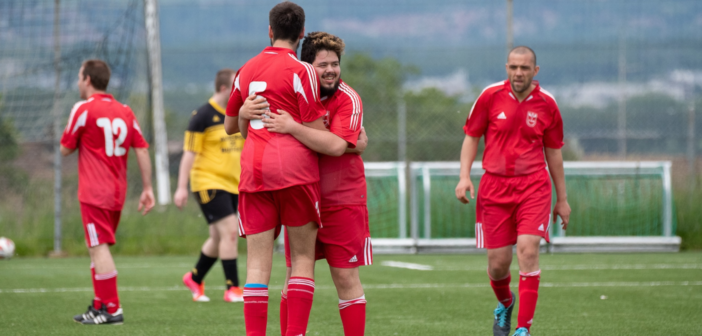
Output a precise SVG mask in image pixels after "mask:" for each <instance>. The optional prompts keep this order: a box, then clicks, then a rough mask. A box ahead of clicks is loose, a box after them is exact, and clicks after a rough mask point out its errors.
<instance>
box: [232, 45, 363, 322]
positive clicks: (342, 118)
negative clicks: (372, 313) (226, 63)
mask: <svg viewBox="0 0 702 336" xmlns="http://www.w3.org/2000/svg"><path fill="white" fill-rule="evenodd" d="M343 52H344V41H343V40H341V39H340V38H339V37H337V36H334V35H331V34H328V33H324V32H313V33H310V34H308V35H307V36H306V37H305V40H304V42H303V44H302V51H301V59H302V60H303V61H306V62H309V63H311V64H312V66H314V69H315V71H316V72H317V75H318V76H319V81H320V83H321V85H320V91H321V96H322V103H323V104H324V107H325V108H326V110H327V113H326V115H325V117H324V124H325V126H326V127H327V129H328V130H329V131H330V132H331V133H332V134H334V135H336V136H337V137H336V138H334V137H329V136H328V134H329V132H327V131H320V130H317V129H312V128H309V127H305V126H303V125H301V124H299V123H297V122H295V120H294V119H293V118H292V117H291V115H290V114H289V113H287V112H284V111H280V110H279V112H280V114H279V115H278V114H274V113H271V112H268V113H267V115H268V118H265V119H263V122H264V126H265V127H266V128H267V129H268V130H269V131H271V132H276V133H283V134H292V135H293V136H295V138H296V139H298V140H300V141H301V142H302V143H303V144H305V145H307V146H308V147H310V148H312V149H314V150H316V151H318V152H320V153H322V154H325V153H327V152H328V151H329V149H328V148H329V147H332V148H336V147H337V145H336V144H334V145H331V146H330V145H329V144H327V143H325V142H324V141H327V140H331V141H333V142H339V145H343V146H344V147H345V148H346V153H345V154H344V155H342V156H333V155H321V156H320V159H319V173H320V175H321V180H320V186H321V194H322V202H321V204H322V205H321V214H322V222H323V223H324V227H323V228H321V229H320V230H319V232H318V233H317V259H323V258H326V259H327V262H328V264H329V268H330V271H331V274H332V279H333V281H334V284H335V285H336V289H337V293H338V295H339V313H340V315H341V321H342V324H343V326H344V334H345V335H346V336H360V335H364V333H365V322H366V320H365V317H366V298H365V295H364V292H363V286H362V285H361V280H360V277H359V273H358V267H359V266H365V265H371V264H372V262H373V251H372V246H371V238H370V229H369V226H368V209H367V208H366V179H365V171H364V166H363V160H362V159H361V156H360V155H359V154H360V153H361V152H362V151H363V150H364V149H365V147H366V145H367V143H368V138H367V137H366V136H365V132H363V127H362V121H363V104H362V102H361V98H360V96H359V95H358V94H357V93H356V92H355V91H354V90H353V89H352V88H351V87H350V86H349V85H348V84H346V83H344V82H343V81H342V80H341V67H340V60H341V55H342V54H343ZM254 98H255V96H253V95H252V96H250V97H249V98H248V99H247V101H246V103H245V104H244V107H243V108H242V109H241V116H242V117H244V118H250V119H261V116H260V115H261V114H262V111H265V109H266V108H268V107H269V106H268V104H267V103H265V101H264V99H262V98H259V99H256V100H254ZM287 247H288V245H287V244H286V261H287V263H288V264H287V265H288V274H287V278H288V279H290V275H291V271H292V270H291V268H290V253H289V249H288V248H287ZM287 286H288V281H286V287H284V288H283V292H282V299H281V304H280V325H281V331H282V333H281V334H282V335H285V328H286V325H287V323H286V321H287V318H288V315H287V313H288V302H287V301H288V300H287V295H286V293H287V288H288V287H287ZM289 286H294V283H293V282H289Z"/></svg>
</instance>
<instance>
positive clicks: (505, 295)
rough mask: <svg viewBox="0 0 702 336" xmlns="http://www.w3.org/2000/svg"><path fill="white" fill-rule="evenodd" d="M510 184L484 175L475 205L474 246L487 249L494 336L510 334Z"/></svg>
mask: <svg viewBox="0 0 702 336" xmlns="http://www.w3.org/2000/svg"><path fill="white" fill-rule="evenodd" d="M512 182H513V181H511V180H510V179H509V178H503V177H498V176H494V175H490V174H485V175H484V176H483V178H482V180H481V182H480V191H479V193H478V200H477V203H476V222H477V223H476V225H475V236H476V246H477V247H479V248H487V249H488V251H487V257H488V270H487V273H488V277H489V279H490V286H491V287H492V290H493V292H494V293H495V297H496V298H497V308H496V309H495V311H494V316H495V318H494V320H493V327H492V330H493V335H495V336H506V335H509V332H510V330H511V317H512V310H513V309H514V301H515V300H514V294H513V293H512V291H511V290H510V282H511V275H510V271H509V268H510V265H511V263H512V247H513V245H514V244H516V242H517V231H516V223H515V221H514V219H513V217H512V212H513V210H514V208H515V205H514V201H513V199H512V197H511V193H512V192H513V190H512V189H513V186H512Z"/></svg>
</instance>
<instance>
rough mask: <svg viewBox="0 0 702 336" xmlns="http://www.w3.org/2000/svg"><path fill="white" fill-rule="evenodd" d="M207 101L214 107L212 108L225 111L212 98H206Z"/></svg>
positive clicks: (221, 111)
mask: <svg viewBox="0 0 702 336" xmlns="http://www.w3.org/2000/svg"><path fill="white" fill-rule="evenodd" d="M207 102H208V103H210V105H212V107H214V109H215V110H216V111H217V112H219V113H221V114H224V113H225V112H226V111H227V110H226V109H224V108H222V107H221V106H219V104H217V102H216V101H215V100H214V99H212V98H210V100H208V101H207Z"/></svg>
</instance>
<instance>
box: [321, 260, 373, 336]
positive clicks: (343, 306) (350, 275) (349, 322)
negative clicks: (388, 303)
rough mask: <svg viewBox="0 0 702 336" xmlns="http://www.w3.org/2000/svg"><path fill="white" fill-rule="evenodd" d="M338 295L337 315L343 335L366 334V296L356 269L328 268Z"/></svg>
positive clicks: (358, 335)
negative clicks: (342, 328) (339, 316)
mask: <svg viewBox="0 0 702 336" xmlns="http://www.w3.org/2000/svg"><path fill="white" fill-rule="evenodd" d="M329 270H330V271H331V275H332V280H334V286H336V292H337V293H338V295H339V314H340V315H341V324H342V325H343V326H344V335H346V336H362V335H364V334H365V332H366V296H365V294H364V292H363V285H361V278H360V276H359V273H358V267H354V268H338V267H331V266H330V267H329Z"/></svg>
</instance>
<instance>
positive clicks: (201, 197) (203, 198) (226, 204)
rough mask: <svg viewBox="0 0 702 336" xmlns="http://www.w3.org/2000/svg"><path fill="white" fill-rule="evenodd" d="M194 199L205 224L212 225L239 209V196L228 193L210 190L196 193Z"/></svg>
mask: <svg viewBox="0 0 702 336" xmlns="http://www.w3.org/2000/svg"><path fill="white" fill-rule="evenodd" d="M193 194H195V199H196V200H197V203H198V204H200V209H202V214H203V215H205V219H206V220H207V224H212V223H214V222H216V221H218V220H220V219H222V218H224V217H227V216H229V215H233V214H236V213H237V209H238V208H239V195H237V194H232V193H230V192H228V191H224V190H218V189H210V190H203V191H196V192H194V193H193Z"/></svg>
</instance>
